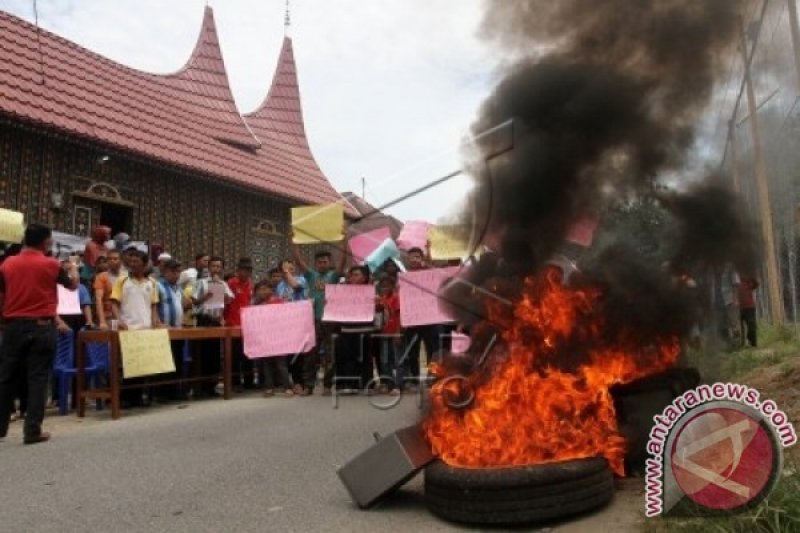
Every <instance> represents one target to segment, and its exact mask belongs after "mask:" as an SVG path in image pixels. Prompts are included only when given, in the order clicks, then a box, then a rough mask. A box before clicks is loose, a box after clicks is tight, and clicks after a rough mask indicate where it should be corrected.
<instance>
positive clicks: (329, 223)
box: [292, 203, 344, 244]
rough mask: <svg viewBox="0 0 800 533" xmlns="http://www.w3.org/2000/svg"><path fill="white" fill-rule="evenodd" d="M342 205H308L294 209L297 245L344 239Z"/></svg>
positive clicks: (293, 227)
mask: <svg viewBox="0 0 800 533" xmlns="http://www.w3.org/2000/svg"><path fill="white" fill-rule="evenodd" d="M343 229H344V208H343V207H342V204H338V203H335V204H324V205H308V206H304V207H293V208H292V230H293V232H294V238H293V239H292V240H293V241H294V242H295V243H296V244H314V243H317V242H339V241H341V240H342V239H344V234H343V233H342V230H343Z"/></svg>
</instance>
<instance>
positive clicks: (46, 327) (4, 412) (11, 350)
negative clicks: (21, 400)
mask: <svg viewBox="0 0 800 533" xmlns="http://www.w3.org/2000/svg"><path fill="white" fill-rule="evenodd" d="M55 351H56V328H55V323H54V322H52V321H38V320H11V321H9V323H8V325H7V326H6V330H5V332H4V334H3V344H2V346H0V437H4V436H5V435H6V433H8V422H9V419H8V414H9V412H11V402H12V401H13V397H14V391H15V382H14V379H15V377H16V376H17V375H18V373H19V369H21V368H25V376H26V378H27V383H28V410H27V412H26V413H25V429H24V432H25V437H27V438H31V437H36V436H38V435H39V434H41V432H42V421H43V420H44V407H45V403H46V402H47V388H48V382H49V380H50V374H51V373H52V371H53V357H54V356H55Z"/></svg>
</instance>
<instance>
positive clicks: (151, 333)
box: [119, 329, 175, 378]
mask: <svg viewBox="0 0 800 533" xmlns="http://www.w3.org/2000/svg"><path fill="white" fill-rule="evenodd" d="M119 347H120V351H121V352H122V377H124V378H135V377H139V376H150V375H153V374H163V373H165V372H175V361H173V360H172V348H171V347H170V344H169V332H168V331H167V330H166V329H139V330H135V331H120V332H119Z"/></svg>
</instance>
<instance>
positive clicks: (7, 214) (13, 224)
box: [0, 209, 25, 244]
mask: <svg viewBox="0 0 800 533" xmlns="http://www.w3.org/2000/svg"><path fill="white" fill-rule="evenodd" d="M24 235H25V224H24V223H23V217H22V213H20V212H18V211H11V210H10V209H0V241H2V242H8V243H12V244H19V243H21V242H22V237H23V236H24Z"/></svg>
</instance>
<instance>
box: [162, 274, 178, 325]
mask: <svg viewBox="0 0 800 533" xmlns="http://www.w3.org/2000/svg"><path fill="white" fill-rule="evenodd" d="M182 296H183V293H182V291H181V288H180V287H179V286H178V285H170V284H169V283H168V282H167V280H165V279H162V280H161V281H159V282H158V306H157V309H158V318H159V319H161V323H162V324H164V325H166V326H169V327H171V328H179V327H181V325H182V324H183V301H182V299H181V297H182Z"/></svg>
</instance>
